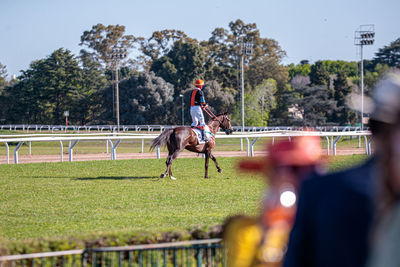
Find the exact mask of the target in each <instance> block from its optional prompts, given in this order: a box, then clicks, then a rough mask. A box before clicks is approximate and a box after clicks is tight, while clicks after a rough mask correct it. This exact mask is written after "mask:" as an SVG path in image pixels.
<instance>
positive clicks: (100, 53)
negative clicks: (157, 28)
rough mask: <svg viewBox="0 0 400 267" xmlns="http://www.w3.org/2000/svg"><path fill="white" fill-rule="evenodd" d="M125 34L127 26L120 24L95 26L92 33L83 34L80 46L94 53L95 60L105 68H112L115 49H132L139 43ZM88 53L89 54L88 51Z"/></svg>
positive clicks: (136, 39)
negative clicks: (113, 49) (113, 50)
mask: <svg viewBox="0 0 400 267" xmlns="http://www.w3.org/2000/svg"><path fill="white" fill-rule="evenodd" d="M124 33H125V26H122V25H118V24H117V25H108V26H104V25H103V24H101V23H99V24H97V25H94V26H93V27H92V29H91V30H90V31H84V32H83V35H82V36H81V42H80V44H79V45H81V46H87V47H88V48H90V49H91V50H92V51H93V52H92V54H93V56H94V59H96V60H97V61H98V62H99V63H101V64H103V66H104V67H110V66H111V65H112V62H113V59H112V58H111V56H112V48H113V47H115V46H116V47H121V48H125V49H131V48H133V47H134V44H135V42H137V41H139V39H138V38H135V37H134V36H133V35H124ZM86 53H88V52H87V51H86Z"/></svg>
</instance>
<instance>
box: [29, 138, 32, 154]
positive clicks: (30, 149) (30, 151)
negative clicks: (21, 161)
mask: <svg viewBox="0 0 400 267" xmlns="http://www.w3.org/2000/svg"><path fill="white" fill-rule="evenodd" d="M31 143H32V142H31V141H29V142H28V144H29V156H30V155H32V144H31Z"/></svg>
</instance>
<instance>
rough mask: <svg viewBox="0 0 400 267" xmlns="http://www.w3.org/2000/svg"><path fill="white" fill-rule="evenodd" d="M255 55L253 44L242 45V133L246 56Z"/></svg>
mask: <svg viewBox="0 0 400 267" xmlns="http://www.w3.org/2000/svg"><path fill="white" fill-rule="evenodd" d="M252 54H253V43H245V42H243V40H242V42H241V43H240V66H241V67H240V69H241V83H242V132H244V70H243V65H244V56H245V55H247V56H250V55H252Z"/></svg>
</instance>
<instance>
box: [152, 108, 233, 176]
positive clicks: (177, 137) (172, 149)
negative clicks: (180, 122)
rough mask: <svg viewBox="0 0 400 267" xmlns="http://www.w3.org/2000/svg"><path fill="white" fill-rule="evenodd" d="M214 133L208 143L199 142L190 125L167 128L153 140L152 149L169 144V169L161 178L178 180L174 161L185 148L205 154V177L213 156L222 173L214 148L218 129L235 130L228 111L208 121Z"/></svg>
mask: <svg viewBox="0 0 400 267" xmlns="http://www.w3.org/2000/svg"><path fill="white" fill-rule="evenodd" d="M207 125H208V127H209V128H210V132H211V133H212V137H211V138H210V140H209V141H208V142H206V143H203V144H199V143H198V140H197V135H196V133H195V132H194V131H193V130H192V129H191V128H190V127H184V126H181V127H176V128H172V129H168V130H165V131H164V132H163V133H161V134H160V135H159V136H158V137H157V138H156V139H154V140H153V142H152V144H151V146H150V151H151V150H153V149H154V148H155V147H157V146H167V148H168V157H167V161H166V162H165V163H166V165H167V170H166V171H165V172H164V173H162V174H161V175H160V178H164V177H165V176H167V175H169V177H170V179H171V180H176V178H175V177H173V176H172V168H171V165H172V162H173V161H174V160H175V159H176V158H177V157H178V155H179V153H181V152H182V151H183V150H184V149H187V150H189V151H191V152H195V153H202V154H205V157H206V161H205V178H208V161H209V159H210V158H211V159H212V160H213V161H214V163H215V166H216V167H217V170H218V172H219V173H222V169H221V167H220V166H219V165H218V162H217V159H216V158H215V157H214V155H213V154H212V149H213V148H214V147H215V134H216V133H217V131H218V129H219V128H221V129H222V130H224V131H225V133H226V134H231V133H232V132H233V129H232V125H231V121H230V119H229V117H228V114H227V113H223V114H219V115H216V116H215V117H213V118H212V120H211V121H209V122H208V123H207Z"/></svg>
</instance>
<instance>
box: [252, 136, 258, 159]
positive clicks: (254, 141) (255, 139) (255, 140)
mask: <svg viewBox="0 0 400 267" xmlns="http://www.w3.org/2000/svg"><path fill="white" fill-rule="evenodd" d="M257 140H258V137H256V138H254V140H253V142H251V147H250V154H251V156H252V157H254V144H255V143H256V142H257Z"/></svg>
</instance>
